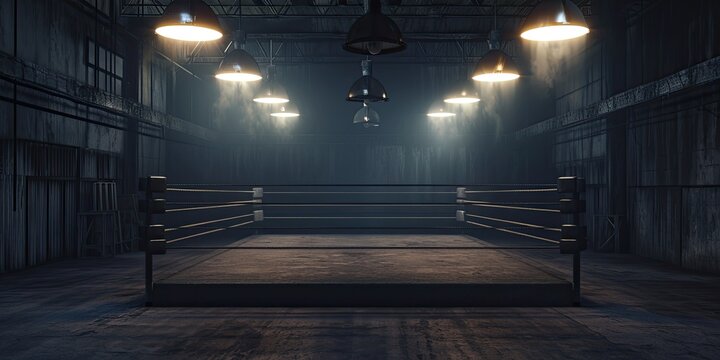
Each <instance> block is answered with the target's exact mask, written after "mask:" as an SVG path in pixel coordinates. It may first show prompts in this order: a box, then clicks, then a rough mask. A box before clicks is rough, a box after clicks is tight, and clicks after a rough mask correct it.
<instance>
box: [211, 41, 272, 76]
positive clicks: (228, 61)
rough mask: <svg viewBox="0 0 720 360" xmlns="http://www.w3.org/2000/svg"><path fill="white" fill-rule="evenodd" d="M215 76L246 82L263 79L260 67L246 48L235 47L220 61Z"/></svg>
mask: <svg viewBox="0 0 720 360" xmlns="http://www.w3.org/2000/svg"><path fill="white" fill-rule="evenodd" d="M215 78H217V79H219V80H224V81H234V82H246V81H258V80H260V79H262V75H260V67H258V64H257V62H256V61H255V59H254V58H253V57H252V55H250V54H248V53H247V52H246V51H245V50H242V49H235V50H233V51H231V52H229V53H227V54H226V55H225V58H223V60H222V61H221V62H220V66H219V67H218V71H217V72H216V73H215Z"/></svg>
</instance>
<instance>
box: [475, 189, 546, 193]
mask: <svg viewBox="0 0 720 360" xmlns="http://www.w3.org/2000/svg"><path fill="white" fill-rule="evenodd" d="M556 191H558V189H557V188H547V189H507V190H465V193H466V194H491V193H516V192H517V193H526V192H556Z"/></svg>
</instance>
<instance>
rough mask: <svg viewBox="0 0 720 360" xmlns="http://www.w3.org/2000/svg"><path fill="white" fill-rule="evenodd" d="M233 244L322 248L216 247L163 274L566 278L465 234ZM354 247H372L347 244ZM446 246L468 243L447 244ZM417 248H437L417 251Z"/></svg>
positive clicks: (194, 277)
mask: <svg viewBox="0 0 720 360" xmlns="http://www.w3.org/2000/svg"><path fill="white" fill-rule="evenodd" d="M228 245H231V246H239V247H248V246H251V247H263V248H272V247H287V246H308V247H313V248H318V249H314V250H293V249H290V250H285V249H275V250H268V249H261V250H255V249H253V250H237V249H236V250H227V251H215V252H213V255H212V256H211V257H209V258H208V260H206V261H202V262H199V263H197V264H195V265H193V266H189V267H186V268H183V269H182V270H181V271H177V272H168V271H164V272H159V273H158V276H157V277H158V280H160V279H163V280H164V281H168V282H201V283H233V282H243V283H327V282H342V283H363V282H378V283H437V282H442V283H513V282H523V283H524V282H533V283H558V282H566V280H565V279H561V278H559V277H557V276H553V275H552V274H549V273H548V272H545V271H542V269H539V268H538V267H536V266H533V265H531V264H528V263H527V262H523V261H519V260H518V259H517V258H516V257H514V256H512V254H511V253H510V252H508V251H499V250H486V249H471V248H472V247H481V246H492V245H493V244H491V243H488V242H484V241H480V240H478V239H475V238H472V237H470V236H463V235H255V236H250V237H248V238H245V239H242V240H240V241H238V242H234V243H230V244H228ZM354 246H365V247H370V248H372V249H361V250H357V249H342V248H347V247H354ZM443 246H448V247H468V248H469V249H462V250H458V249H443V248H442V247H443ZM327 247H332V248H327ZM383 247H395V248H396V249H383ZM412 247H428V248H435V249H432V250H428V249H422V250H415V249H412ZM323 248H325V249H323ZM397 248H403V249H402V250H400V249H397ZM405 249H407V250H405ZM176 251H184V250H176ZM188 251H192V250H188ZM543 251H552V252H557V250H556V249H549V250H543Z"/></svg>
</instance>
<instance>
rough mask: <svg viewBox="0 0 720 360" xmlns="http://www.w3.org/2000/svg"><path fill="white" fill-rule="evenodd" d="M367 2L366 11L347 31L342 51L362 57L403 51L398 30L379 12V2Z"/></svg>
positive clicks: (372, 0)
mask: <svg viewBox="0 0 720 360" xmlns="http://www.w3.org/2000/svg"><path fill="white" fill-rule="evenodd" d="M366 1H369V2H370V3H369V8H368V11H367V12H366V13H365V15H363V16H362V17H360V18H359V19H357V20H356V21H355V23H353V24H352V26H351V27H350V31H348V34H347V38H346V41H345V44H343V49H345V50H346V51H349V52H352V53H356V54H363V55H380V54H391V53H396V52H400V51H403V50H405V48H407V44H406V43H405V41H403V38H402V34H401V33H400V28H398V26H397V24H395V22H394V21H392V19H390V18H389V17H387V16H385V15H383V14H382V12H381V5H380V0H366Z"/></svg>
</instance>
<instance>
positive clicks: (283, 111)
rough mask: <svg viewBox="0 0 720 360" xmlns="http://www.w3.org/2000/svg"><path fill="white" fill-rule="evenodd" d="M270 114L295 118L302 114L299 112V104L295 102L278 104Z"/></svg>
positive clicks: (277, 116)
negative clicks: (296, 104)
mask: <svg viewBox="0 0 720 360" xmlns="http://www.w3.org/2000/svg"><path fill="white" fill-rule="evenodd" d="M270 116H272V117H276V118H294V117H298V116H300V112H298V109H297V106H295V105H294V104H291V103H285V104H280V105H277V108H275V109H274V110H273V111H272V112H271V113H270Z"/></svg>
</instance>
